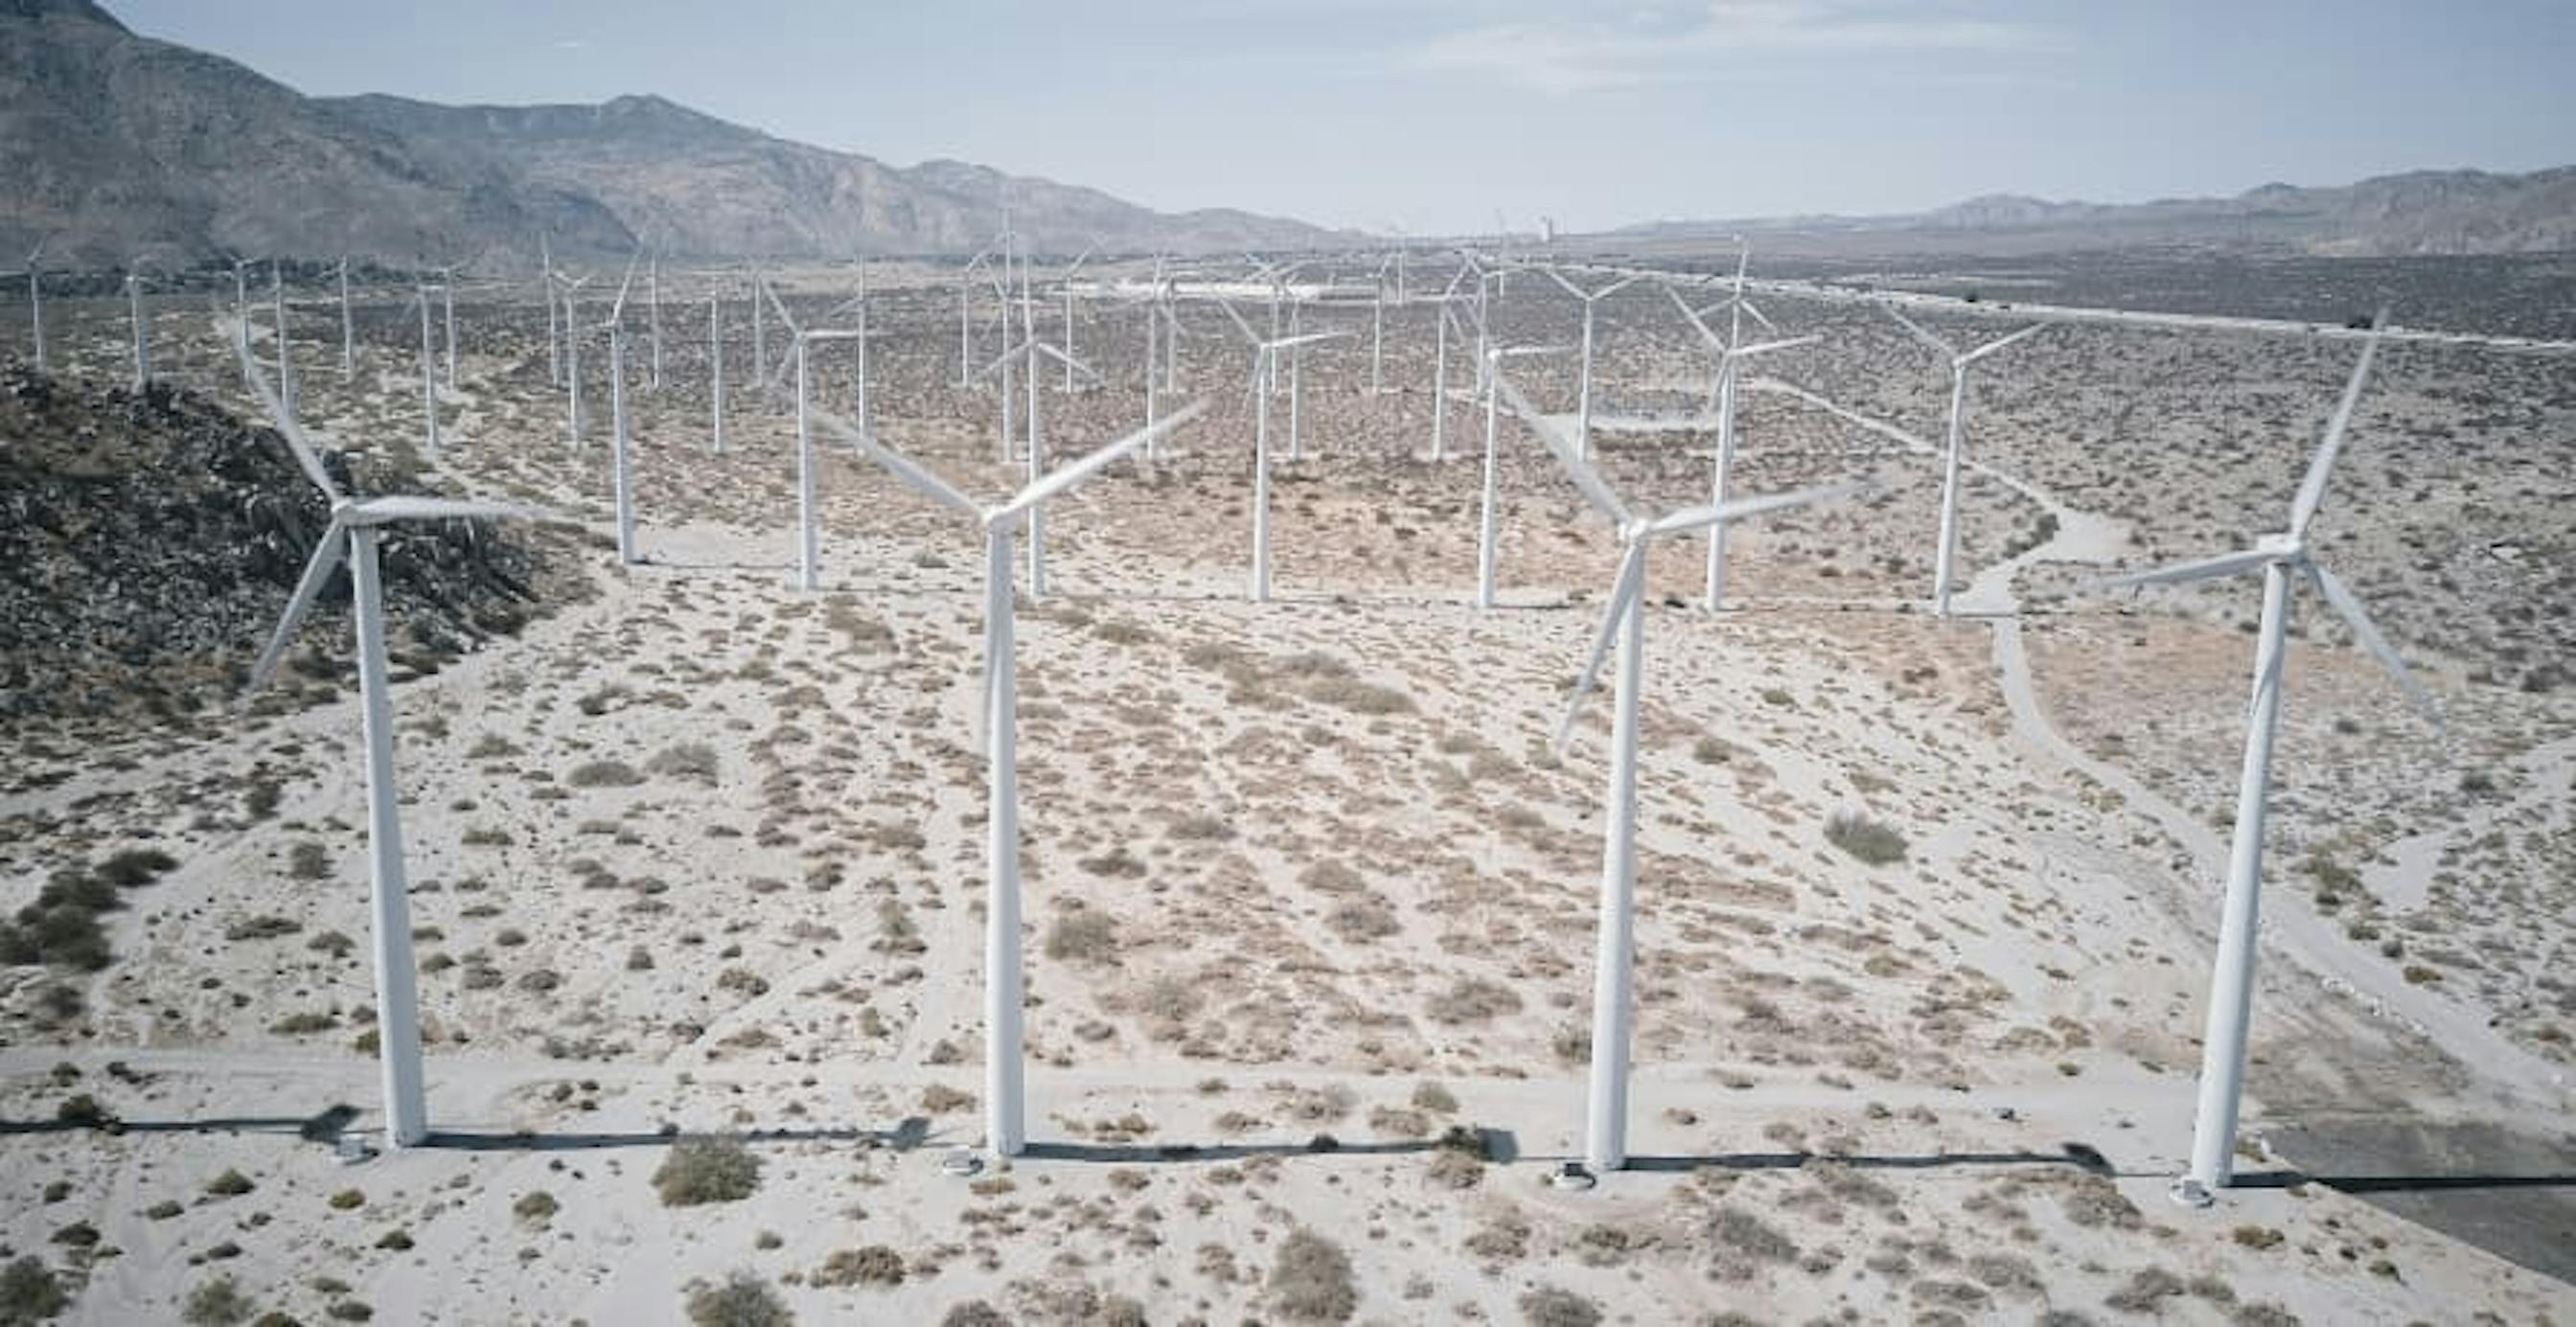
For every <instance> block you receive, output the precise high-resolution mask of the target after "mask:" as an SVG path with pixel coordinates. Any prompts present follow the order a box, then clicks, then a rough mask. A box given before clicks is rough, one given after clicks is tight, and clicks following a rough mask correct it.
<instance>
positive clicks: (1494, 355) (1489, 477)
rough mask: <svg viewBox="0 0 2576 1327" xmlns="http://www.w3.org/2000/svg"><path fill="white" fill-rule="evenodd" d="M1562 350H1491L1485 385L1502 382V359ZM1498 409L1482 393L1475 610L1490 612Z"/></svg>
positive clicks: (1498, 403) (1497, 400)
mask: <svg viewBox="0 0 2576 1327" xmlns="http://www.w3.org/2000/svg"><path fill="white" fill-rule="evenodd" d="M1565 349H1566V348H1565V347H1564V346H1495V347H1492V348H1491V349H1489V350H1487V351H1486V352H1485V357H1486V359H1488V360H1490V361H1492V362H1491V363H1488V364H1487V365H1486V366H1485V371H1486V375H1487V377H1486V381H1487V382H1488V383H1492V382H1499V381H1501V379H1502V361H1503V360H1506V359H1519V358H1522V357H1524V356H1530V355H1561V354H1564V353H1565ZM1501 408H1502V399H1501V395H1500V394H1499V393H1497V392H1493V391H1490V390H1489V391H1487V392H1486V393H1485V489H1484V503H1483V506H1482V507H1481V508H1480V509H1479V511H1478V514H1477V517H1476V607H1478V608H1481V609H1491V608H1492V607H1493V606H1494V561H1495V544H1496V542H1497V541H1496V538H1495V536H1496V533H1497V531H1496V526H1497V525H1499V524H1500V523H1501V519H1502V517H1501V514H1500V507H1501V503H1500V497H1501V494H1500V492H1499V490H1500V489H1501V487H1502V448H1501V446H1500V445H1499V442H1498V438H1499V435H1500V433H1501V429H1500V427H1499V425H1500V422H1501V421H1500V414H1501Z"/></svg>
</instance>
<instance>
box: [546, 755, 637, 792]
mask: <svg viewBox="0 0 2576 1327" xmlns="http://www.w3.org/2000/svg"><path fill="white" fill-rule="evenodd" d="M643 781H644V776H643V774H641V773H639V772H638V771H637V770H636V768H635V767H634V766H633V765H629V764H627V763H626V762H625V761H622V760H593V761H588V762H585V763H583V764H580V765H575V766H573V770H572V773H570V774H567V775H565V776H564V782H566V783H569V784H571V785H572V786H574V787H576V788H632V787H634V786H635V785H637V784H639V783H642V782H643Z"/></svg>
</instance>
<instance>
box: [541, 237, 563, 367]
mask: <svg viewBox="0 0 2576 1327" xmlns="http://www.w3.org/2000/svg"><path fill="white" fill-rule="evenodd" d="M537 257H538V260H539V261H540V262H542V263H543V264H544V265H545V275H544V277H543V279H541V280H540V281H539V282H538V283H537V284H538V285H539V286H541V287H542V288H543V290H544V294H545V297H546V376H548V377H549V378H551V379H553V380H554V384H555V386H557V387H561V386H563V383H564V375H563V356H562V352H561V351H560V350H559V349H558V348H557V347H558V342H559V340H560V334H559V332H558V330H557V328H556V326H555V251H554V248H553V247H552V246H551V245H549V244H548V243H547V242H546V237H545V235H544V234H543V233H542V232H540V233H539V234H538V236H537Z"/></svg>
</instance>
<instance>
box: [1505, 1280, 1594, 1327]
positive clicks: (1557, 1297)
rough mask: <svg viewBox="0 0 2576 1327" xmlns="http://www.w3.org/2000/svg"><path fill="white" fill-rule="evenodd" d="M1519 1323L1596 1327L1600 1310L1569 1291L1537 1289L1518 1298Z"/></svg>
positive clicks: (1539, 1325) (1544, 1326) (1541, 1325)
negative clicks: (1519, 1299)
mask: <svg viewBox="0 0 2576 1327" xmlns="http://www.w3.org/2000/svg"><path fill="white" fill-rule="evenodd" d="M1521 1319H1522V1320H1523V1321H1525V1322H1527V1323H1529V1324H1530V1327H1598V1324H1599V1323H1600V1321H1601V1308H1600V1306H1599V1305H1597V1304H1594V1303H1593V1302H1592V1301H1591V1300H1588V1299H1585V1298H1584V1297H1583V1296H1581V1295H1578V1294H1576V1293H1574V1292H1573V1291H1571V1290H1559V1289H1557V1288H1556V1287H1555V1286H1540V1287H1539V1288H1538V1289H1536V1290H1533V1291H1530V1292H1529V1293H1528V1294H1525V1295H1523V1296H1521Z"/></svg>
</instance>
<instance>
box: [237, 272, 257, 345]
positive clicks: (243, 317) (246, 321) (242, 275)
mask: <svg viewBox="0 0 2576 1327" xmlns="http://www.w3.org/2000/svg"><path fill="white" fill-rule="evenodd" d="M257 266H259V260H258V259H256V258H236V259H234V260H233V317H234V318H235V319H236V320H237V321H239V322H240V323H241V324H242V328H243V330H242V336H243V337H244V338H245V339H247V338H248V337H249V336H250V331H249V328H250V269H252V268H254V267H257Z"/></svg>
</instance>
